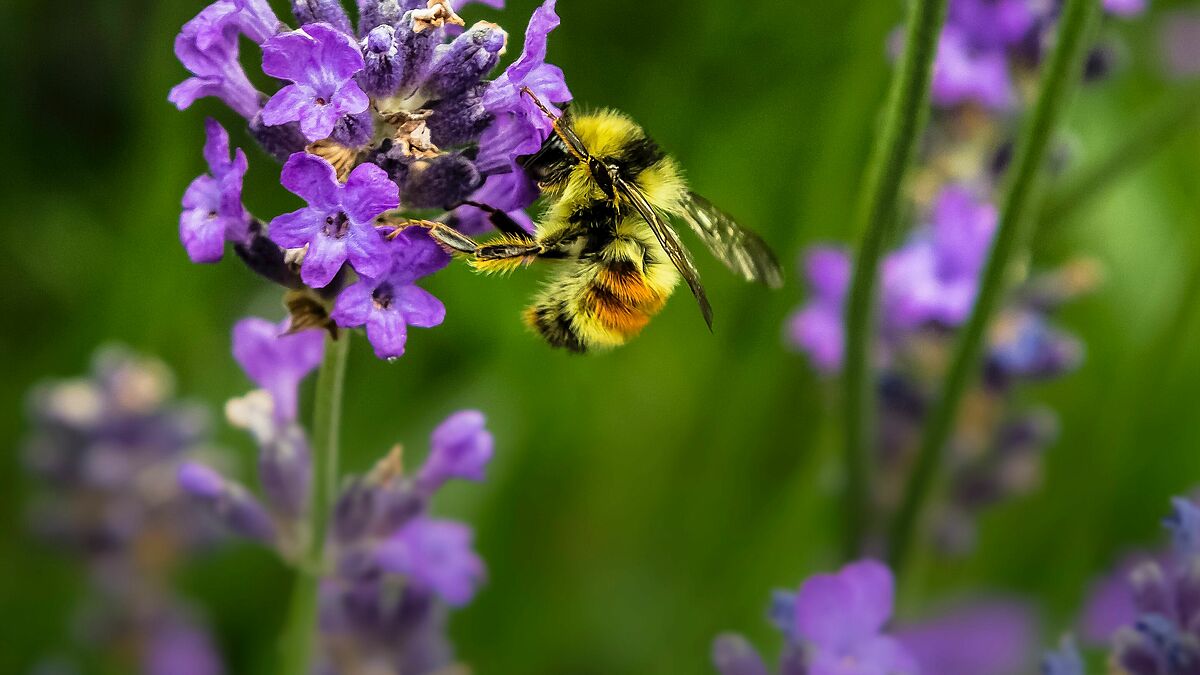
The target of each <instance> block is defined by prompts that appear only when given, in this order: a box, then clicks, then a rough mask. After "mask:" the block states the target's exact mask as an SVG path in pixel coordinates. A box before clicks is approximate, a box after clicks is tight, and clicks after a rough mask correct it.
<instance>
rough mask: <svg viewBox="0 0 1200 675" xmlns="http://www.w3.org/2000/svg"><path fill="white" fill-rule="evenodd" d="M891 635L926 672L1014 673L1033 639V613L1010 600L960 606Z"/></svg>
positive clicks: (959, 674)
mask: <svg viewBox="0 0 1200 675" xmlns="http://www.w3.org/2000/svg"><path fill="white" fill-rule="evenodd" d="M894 634H895V636H896V639H897V640H899V641H900V643H901V644H902V645H904V648H905V649H907V650H908V652H909V653H910V654H912V656H913V658H915V659H916V662H917V664H918V665H919V666H920V672H921V673H926V674H929V675H936V674H938V673H946V674H947V675H949V674H951V673H953V675H1014V674H1015V673H1020V672H1024V671H1023V670H1022V669H1023V667H1024V666H1026V665H1027V663H1026V661H1027V656H1028V655H1029V654H1030V653H1031V649H1032V648H1033V646H1034V645H1035V644H1036V643H1037V630H1036V621H1035V618H1034V614H1033V611H1032V610H1031V609H1030V608H1029V607H1028V606H1026V605H1024V604H1021V603H1017V602H1009V601H986V602H978V603H973V604H969V605H964V606H962V607H960V608H957V609H952V610H950V611H948V612H944V613H938V614H937V615H936V616H935V617H934V618H932V619H929V620H926V621H921V622H917V623H909V624H907V625H905V626H904V627H902V628H897V629H896V630H895V631H894Z"/></svg>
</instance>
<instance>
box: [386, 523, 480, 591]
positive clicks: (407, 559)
mask: <svg viewBox="0 0 1200 675" xmlns="http://www.w3.org/2000/svg"><path fill="white" fill-rule="evenodd" d="M472 537H473V535H472V533H471V529H470V528H469V527H467V526H466V525H463V524H461V523H456V522H454V521H449V520H434V519H432V518H428V517H424V516H421V517H417V518H414V519H412V520H411V521H409V523H408V524H406V525H405V526H404V527H402V528H401V529H400V530H399V531H398V532H396V533H395V534H393V535H392V536H391V537H390V538H389V539H388V540H387V541H386V542H384V543H383V544H381V545H380V546H379V548H378V549H377V551H376V556H377V560H378V561H379V564H380V566H381V567H383V569H385V570H387V571H389V572H393V573H396V574H403V575H404V576H406V577H407V578H408V580H409V582H410V583H413V584H417V585H419V586H424V587H426V588H429V589H431V590H433V591H434V592H436V593H437V594H438V595H439V596H441V598H442V599H443V600H445V601H446V603H447V604H449V605H451V606H454V607H458V606H461V605H465V604H467V603H468V602H470V601H471V598H472V597H474V595H475V589H476V588H477V587H478V586H479V584H480V582H482V580H483V576H484V567H483V561H482V560H480V559H479V556H477V555H476V554H475V551H474V550H473V549H472V548H471V539H472Z"/></svg>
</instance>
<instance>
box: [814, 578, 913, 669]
mask: <svg viewBox="0 0 1200 675" xmlns="http://www.w3.org/2000/svg"><path fill="white" fill-rule="evenodd" d="M892 599H893V586H892V573H891V571H890V570H888V568H887V567H885V566H884V565H882V564H881V563H878V562H875V561H874V560H863V561H859V562H855V563H850V564H849V565H846V566H845V567H843V568H842V569H841V570H840V571H839V572H837V573H836V574H819V575H816V576H814V577H810V578H809V579H808V580H807V581H805V582H804V584H803V585H801V586H800V592H799V593H798V594H797V596H796V604H795V619H794V620H795V625H794V630H795V635H794V637H795V638H796V639H798V640H801V641H802V642H803V643H804V644H805V645H807V647H808V671H807V675H901V674H905V675H911V674H913V673H916V672H917V664H916V661H915V660H914V659H913V657H912V655H911V654H909V652H908V651H907V650H906V649H905V647H904V645H902V644H901V643H900V642H899V641H898V640H896V639H895V638H893V637H890V636H887V635H884V634H883V632H882V631H883V627H884V624H886V623H887V621H888V619H890V618H891V615H892Z"/></svg>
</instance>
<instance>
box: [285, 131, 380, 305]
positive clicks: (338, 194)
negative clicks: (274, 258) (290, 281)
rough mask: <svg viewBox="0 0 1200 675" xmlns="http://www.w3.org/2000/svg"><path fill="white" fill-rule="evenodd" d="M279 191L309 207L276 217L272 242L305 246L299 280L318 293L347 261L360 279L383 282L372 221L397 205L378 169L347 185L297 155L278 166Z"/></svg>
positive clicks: (317, 162)
mask: <svg viewBox="0 0 1200 675" xmlns="http://www.w3.org/2000/svg"><path fill="white" fill-rule="evenodd" d="M280 181H281V182H282V183H283V186H284V187H286V188H287V189H289V190H291V191H292V192H294V193H295V194H297V195H299V196H300V197H303V198H304V200H305V201H307V202H308V206H307V207H305V208H303V209H300V210H299V211H293V212H292V213H287V214H284V215H282V216H278V217H276V218H275V219H274V220H272V221H271V224H270V230H269V231H270V235H271V239H273V240H274V241H275V243H277V244H279V245H280V246H282V247H284V248H300V247H305V246H307V247H308V248H307V250H306V252H305V254H304V262H303V264H302V266H301V268H300V276H301V278H302V279H303V280H304V283H306V284H308V285H309V286H312V287H314V288H322V287H324V286H327V285H328V284H329V282H330V281H333V278H334V276H336V275H337V273H338V271H339V270H340V269H341V267H342V264H343V263H345V262H346V261H347V260H349V261H350V264H351V265H352V266H353V267H354V270H355V271H356V272H358V273H359V274H361V275H363V276H367V277H373V278H377V277H382V276H383V275H385V274H387V273H388V272H389V271H390V270H391V267H392V259H391V256H390V255H389V251H388V246H387V244H386V242H385V241H384V239H383V234H382V233H380V232H379V231H378V230H376V228H375V218H376V217H377V216H379V215H380V214H382V213H383V212H384V211H387V210H388V209H394V208H396V206H397V205H398V204H399V203H400V199H399V196H398V192H399V191H398V189H397V188H396V184H395V183H393V182H392V181H391V180H389V179H388V177H387V174H386V173H384V171H383V170H382V169H380V168H379V167H377V166H372V165H370V164H364V165H362V166H359V167H357V168H355V169H354V171H353V172H351V174H350V177H349V178H348V179H347V180H346V184H345V185H342V184H341V183H339V182H338V180H337V176H336V175H335V174H334V171H333V167H332V166H330V165H329V163H328V162H326V161H325V160H323V159H321V158H319V157H315V156H313V155H309V154H305V153H296V154H295V155H292V157H291V159H289V160H288V161H287V164H285V165H284V167H283V174H282V175H281V176H280Z"/></svg>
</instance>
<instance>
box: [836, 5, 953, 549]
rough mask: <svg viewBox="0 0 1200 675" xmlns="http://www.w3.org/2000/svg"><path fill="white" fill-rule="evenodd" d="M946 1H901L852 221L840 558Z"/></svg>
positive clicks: (863, 470) (850, 545) (861, 477)
mask: <svg viewBox="0 0 1200 675" xmlns="http://www.w3.org/2000/svg"><path fill="white" fill-rule="evenodd" d="M946 4H947V0H913V1H912V2H910V3H909V12H908V23H907V26H906V28H905V38H904V52H903V54H901V56H900V61H899V63H898V64H897V67H896V73H895V75H894V76H893V78H892V84H891V89H890V91H889V93H888V101H887V106H886V107H885V108H884V117H883V128H882V129H881V131H880V134H879V136H878V137H877V138H876V141H875V145H874V147H873V149H872V151H871V158H870V162H869V164H868V168H867V174H866V181H865V183H864V184H863V192H862V198H861V201H860V204H859V207H860V212H859V217H858V223H859V228H858V231H859V232H860V233H861V236H862V240H861V242H860V243H859V247H858V251H857V255H856V256H855V259H854V260H855V263H854V279H853V281H852V283H851V286H850V300H849V304H848V306H847V308H846V334H845V345H844V346H845V364H846V366H845V380H844V382H845V392H844V405H845V412H844V415H843V423H844V424H845V431H844V441H845V456H844V461H845V469H846V504H845V518H846V523H845V529H844V534H845V542H844V544H845V551H844V552H845V554H846V556H847V557H853V556H856V555H858V553H859V549H860V547H861V546H862V541H863V533H864V531H865V529H866V526H867V522H868V520H869V513H868V512H869V508H870V481H871V478H870V469H871V465H870V457H871V448H870V447H869V444H870V443H871V442H872V440H873V438H872V436H873V434H872V433H871V430H872V427H873V420H872V418H871V415H870V411H871V409H872V404H873V402H874V386H873V383H872V372H871V363H870V360H871V344H872V337H873V335H874V330H873V323H874V321H873V316H874V304H875V284H876V279H877V276H878V271H879V259H880V257H881V256H882V255H883V247H884V245H885V244H886V243H887V240H888V238H889V233H890V230H891V228H892V225H893V223H894V222H895V215H896V211H897V208H898V206H897V202H898V199H899V194H900V185H901V183H902V181H903V179H904V174H905V172H906V171H907V170H908V166H909V164H910V163H911V162H912V156H913V153H914V151H915V148H916V141H917V138H918V137H919V136H920V133H921V127H922V125H923V123H924V121H925V117H926V115H927V108H928V102H929V86H930V80H931V78H932V75H933V59H934V55H935V54H936V53H937V40H938V35H939V34H940V33H941V28H942V22H943V21H944V20H945V17H946Z"/></svg>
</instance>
